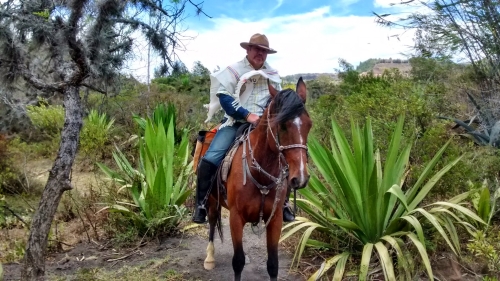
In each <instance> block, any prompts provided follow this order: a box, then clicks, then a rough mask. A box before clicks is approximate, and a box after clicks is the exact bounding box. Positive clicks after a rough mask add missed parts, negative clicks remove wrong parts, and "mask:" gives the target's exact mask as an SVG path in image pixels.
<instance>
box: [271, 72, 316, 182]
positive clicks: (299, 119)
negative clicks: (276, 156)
mask: <svg viewBox="0 0 500 281" xmlns="http://www.w3.org/2000/svg"><path fill="white" fill-rule="evenodd" d="M269 90H270V93H271V96H272V98H271V101H270V104H269V106H268V108H267V119H268V122H269V123H268V125H269V126H268V138H272V139H269V140H268V143H270V145H271V149H273V150H274V151H277V152H278V153H280V154H282V155H283V156H284V159H285V160H286V162H287V164H288V168H289V176H288V181H289V182H288V184H289V185H290V187H292V188H296V189H298V188H303V187H305V186H306V185H307V182H308V180H309V173H308V171H307V158H308V157H307V156H308V155H307V135H308V134H309V131H310V130H311V127H312V121H311V119H310V118H309V114H308V113H307V111H306V109H305V103H306V93H307V89H306V84H305V83H304V81H303V80H302V77H301V78H300V79H299V81H298V82H297V87H296V91H293V90H291V89H285V90H282V91H280V92H277V91H276V90H275V89H274V88H272V86H271V85H269ZM264 114H266V113H264ZM280 157H281V156H280Z"/></svg>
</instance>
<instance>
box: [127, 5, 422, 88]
mask: <svg viewBox="0 0 500 281" xmlns="http://www.w3.org/2000/svg"><path fill="white" fill-rule="evenodd" d="M198 1H199V0H198ZM398 1H400V0H339V1H333V0H302V1H299V0H293V1H292V0H205V1H204V3H203V9H204V11H205V13H207V14H208V15H209V16H211V17H212V18H207V17H205V16H203V15H200V16H196V15H195V10H194V9H193V8H192V7H188V9H187V12H188V17H187V18H186V19H185V21H184V22H183V26H184V27H185V28H187V31H186V32H185V34H186V35H188V36H192V37H194V39H192V40H186V41H184V44H185V49H186V50H185V51H183V52H178V55H179V58H180V59H181V60H182V61H183V62H184V63H185V64H186V66H187V67H188V68H190V69H191V67H192V66H193V63H194V62H195V61H201V63H202V64H203V65H204V66H206V67H207V68H208V69H209V70H211V71H212V70H213V69H215V68H216V67H217V66H219V67H221V68H222V67H225V66H226V65H228V64H231V63H233V62H236V61H238V60H241V59H242V58H243V57H244V56H245V50H244V49H242V48H241V47H240V46H239V43H240V42H244V41H248V40H249V39H250V37H251V36H252V34H254V33H264V34H266V35H267V37H268V38H269V41H270V46H271V48H273V49H276V50H277V51H278V53H277V54H273V55H269V56H268V58H267V60H268V62H269V63H270V64H271V66H273V67H274V68H276V69H278V70H279V72H280V74H281V75H282V76H284V75H290V74H295V73H308V72H309V73H311V72H331V73H332V72H335V69H336V68H337V67H338V60H339V58H343V59H346V60H347V61H348V62H349V63H351V64H353V65H355V66H356V65H358V64H359V63H360V62H362V61H365V60H367V59H369V58H403V57H404V56H403V55H402V54H401V53H409V52H410V50H409V47H410V46H411V45H412V44H413V35H412V32H410V31H407V32H406V33H404V34H402V35H400V36H399V40H398V39H396V38H395V37H390V36H391V35H395V34H401V33H402V30H394V29H389V28H386V27H381V26H378V25H377V24H376V23H375V17H374V16H373V14H372V12H373V11H375V12H377V13H381V14H382V13H387V12H393V13H394V12H395V13H397V14H398V15H402V14H401V10H398V9H400V8H395V7H391V6H390V5H389V4H390V3H394V2H398ZM193 2H195V3H197V1H196V0H193ZM188 5H189V4H188ZM139 61H142V62H143V65H145V59H144V58H142V60H141V59H139ZM154 63H155V62H153V64H154ZM137 71H138V73H137V74H138V76H139V78H141V76H143V77H145V74H144V73H145V69H144V67H139V68H138V69H137Z"/></svg>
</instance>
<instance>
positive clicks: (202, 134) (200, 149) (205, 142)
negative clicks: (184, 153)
mask: <svg viewBox="0 0 500 281" xmlns="http://www.w3.org/2000/svg"><path fill="white" fill-rule="evenodd" d="M219 126H220V125H217V126H216V127H214V128H213V129H211V130H208V131H205V130H202V131H199V132H198V136H197V137H196V145H195V149H194V152H193V170H194V172H195V173H196V170H197V169H198V162H199V161H200V159H201V158H202V157H203V156H204V155H205V153H206V152H207V149H208V147H209V146H210V144H211V143H212V140H213V139H214V137H215V134H216V133H217V130H218V129H219Z"/></svg>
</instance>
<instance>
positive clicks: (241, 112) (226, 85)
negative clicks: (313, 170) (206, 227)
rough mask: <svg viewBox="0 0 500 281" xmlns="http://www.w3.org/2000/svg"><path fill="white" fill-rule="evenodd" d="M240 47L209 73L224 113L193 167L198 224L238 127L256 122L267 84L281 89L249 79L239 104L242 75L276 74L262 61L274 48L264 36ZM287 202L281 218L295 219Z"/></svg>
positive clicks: (272, 52)
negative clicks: (237, 57)
mask: <svg viewBox="0 0 500 281" xmlns="http://www.w3.org/2000/svg"><path fill="white" fill-rule="evenodd" d="M240 46H241V47H242V48H243V49H245V50H246V52H247V55H246V56H245V58H243V60H241V61H239V62H236V63H234V64H232V65H230V66H228V67H227V68H225V69H223V70H221V71H219V72H216V73H214V74H213V75H212V87H213V86H214V84H216V86H217V85H218V90H217V97H218V98H219V102H220V105H221V107H222V109H223V110H224V111H225V115H224V120H223V124H222V125H221V127H220V128H219V130H218V131H217V133H216V135H215V137H214V139H213V140H212V143H211V144H210V147H209V148H208V150H207V152H206V153H205V156H204V157H203V158H202V159H201V160H200V163H199V165H198V168H197V187H196V206H195V212H194V215H193V222H195V223H199V224H201V223H205V222H206V221H207V220H206V216H207V211H206V202H207V198H208V192H209V190H210V187H211V185H212V181H213V179H214V176H215V174H216V171H217V168H218V167H219V165H220V163H221V162H222V160H223V159H224V157H225V155H226V152H227V150H228V149H229V148H230V146H231V145H232V144H233V142H234V140H235V138H236V132H237V130H238V128H239V127H240V126H241V125H243V124H244V123H251V124H253V125H257V124H258V122H259V120H260V116H261V115H262V113H263V111H264V108H265V106H266V103H267V101H268V100H269V97H270V92H269V88H268V83H270V84H271V85H272V86H273V87H274V88H275V89H276V90H278V91H279V90H281V85H280V84H279V83H276V82H273V81H272V80H271V81H270V82H268V80H267V79H253V80H251V81H248V82H247V83H253V89H252V90H251V92H250V93H249V96H248V98H247V99H245V101H244V103H243V104H241V103H240V99H239V95H240V93H236V92H235V91H236V88H237V87H236V86H237V84H238V82H239V78H240V77H241V76H242V75H244V74H245V73H247V72H249V71H254V70H264V71H265V72H266V73H268V74H270V75H274V76H277V77H279V76H278V74H277V71H276V70H274V69H272V68H271V67H270V66H269V64H267V62H266V58H267V55H268V54H274V53H276V51H275V50H274V49H271V48H270V47H269V41H268V39H267V37H266V36H265V35H263V34H259V33H257V34H254V35H253V36H252V37H251V38H250V41H249V42H242V43H240ZM242 90H243V89H242ZM229 119H231V120H234V122H228V120H229ZM288 201H289V200H288V196H287V198H286V200H285V204H284V205H283V221H285V222H291V221H294V220H295V216H294V214H293V212H292V210H291V208H290V206H289V204H288Z"/></svg>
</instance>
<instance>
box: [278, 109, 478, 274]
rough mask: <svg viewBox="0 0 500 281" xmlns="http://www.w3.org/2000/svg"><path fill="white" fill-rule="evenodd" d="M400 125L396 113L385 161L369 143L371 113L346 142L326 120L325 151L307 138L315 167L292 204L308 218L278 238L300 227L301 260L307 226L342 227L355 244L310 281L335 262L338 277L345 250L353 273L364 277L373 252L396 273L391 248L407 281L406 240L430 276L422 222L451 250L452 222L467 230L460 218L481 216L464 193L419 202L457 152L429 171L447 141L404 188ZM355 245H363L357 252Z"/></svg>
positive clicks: (454, 243) (406, 148) (454, 244)
mask: <svg viewBox="0 0 500 281" xmlns="http://www.w3.org/2000/svg"><path fill="white" fill-rule="evenodd" d="M403 124H404V122H403V118H399V120H398V122H397V124H396V126H395V129H394V132H393V134H392V137H391V140H390V144H389V145H388V148H387V153H386V155H385V157H384V159H385V161H384V163H383V162H382V160H381V159H382V156H381V155H380V153H379V151H378V150H375V149H374V139H373V130H372V127H371V121H370V118H368V119H367V121H366V125H365V127H364V128H363V129H360V128H359V126H358V125H356V124H355V123H354V122H352V121H351V135H352V136H351V142H352V144H351V145H349V143H348V140H347V137H346V135H345V134H344V132H343V131H342V129H341V128H340V127H339V125H338V124H337V123H336V122H335V121H332V130H333V131H332V135H331V144H330V149H328V148H327V147H326V146H323V145H321V144H320V143H319V142H318V141H317V140H316V139H315V138H314V137H313V138H312V140H311V141H310V143H309V149H310V150H309V151H310V154H311V158H312V160H313V162H314V164H315V167H316V168H317V172H316V171H314V173H312V176H311V180H310V183H309V186H308V188H305V189H301V190H300V193H301V194H302V195H303V196H304V199H297V201H298V202H297V203H298V205H299V207H300V208H301V209H302V210H303V211H304V212H305V213H307V215H308V216H309V217H310V218H311V219H307V218H301V217H299V218H297V221H296V222H293V223H290V224H288V225H286V226H285V227H284V230H286V229H289V231H288V232H287V233H286V234H284V236H283V237H282V238H281V240H284V239H287V238H288V237H290V236H291V235H292V234H294V233H296V232H297V231H299V230H304V232H303V234H302V237H301V238H300V241H299V247H297V250H296V253H295V256H294V260H295V261H299V260H300V258H301V256H302V253H303V251H304V249H305V247H306V246H307V245H310V244H314V243H311V242H314V241H313V240H311V239H310V236H311V233H312V232H313V231H319V232H322V233H326V234H327V235H328V234H329V235H330V236H333V235H334V231H335V230H341V231H343V232H345V234H346V235H347V236H346V237H350V239H351V243H352V244H353V245H354V247H353V249H348V250H346V251H345V252H343V253H340V254H338V255H335V256H333V257H329V258H328V259H327V260H326V261H325V262H324V263H323V264H322V266H321V268H320V269H319V270H318V271H317V272H315V273H314V274H313V276H311V278H310V279H311V280H316V279H317V278H320V277H321V276H322V275H325V274H327V272H328V271H329V269H330V268H332V267H333V266H335V265H337V266H336V269H335V272H334V279H339V280H340V279H341V278H342V276H343V273H344V270H345V266H346V263H347V260H348V259H349V257H350V256H351V255H355V256H357V255H361V263H360V266H359V279H360V280H366V277H367V274H368V271H369V267H370V260H371V257H372V255H373V254H374V253H376V254H377V255H378V257H379V260H380V264H381V266H382V268H383V271H384V275H385V278H386V279H387V280H395V279H396V277H395V276H396V275H395V272H394V265H393V258H392V256H391V254H390V253H394V254H395V255H396V258H397V261H398V263H397V264H398V265H399V276H400V278H401V279H403V280H409V279H411V274H412V273H411V272H410V271H409V266H408V265H409V264H411V263H412V258H411V255H409V254H407V252H406V251H408V249H407V248H406V245H411V244H412V245H413V246H414V247H415V248H416V249H417V250H418V252H419V254H420V258H421V260H422V262H423V264H424V265H425V268H426V270H427V274H428V276H429V278H430V279H433V274H432V269H431V266H430V261H429V257H428V254H427V251H426V247H425V245H426V239H425V235H424V226H423V224H424V222H425V223H426V225H425V228H433V229H434V230H435V231H437V233H439V234H440V236H441V237H442V238H443V239H444V240H445V241H446V244H447V245H448V246H449V247H450V249H451V250H452V251H453V252H454V253H456V254H458V252H459V251H460V242H459V239H458V236H457V234H456V228H455V223H457V224H463V225H465V226H469V227H470V228H472V226H470V225H468V224H467V223H466V222H465V221H463V219H462V218H461V217H460V216H465V217H469V218H470V219H472V220H476V221H479V222H481V219H480V218H479V217H478V216H477V215H476V214H474V212H472V211H470V210H468V209H467V208H465V207H463V206H461V205H460V204H459V203H460V202H461V201H462V200H464V199H465V198H467V196H468V194H467V193H465V194H461V195H459V196H456V197H454V198H453V199H451V200H449V201H447V202H444V201H439V202H435V203H432V204H429V205H427V206H423V207H421V206H420V205H421V203H422V201H424V200H425V199H426V197H427V195H428V194H429V192H430V191H431V190H432V188H433V187H434V186H435V184H436V183H437V182H438V181H439V180H440V178H441V177H442V176H443V175H444V174H445V173H447V172H448V171H449V170H450V169H451V168H452V167H453V166H455V165H456V164H457V163H458V162H459V161H460V160H461V158H462V157H458V158H457V159H454V160H453V161H451V162H450V163H448V164H447V165H446V166H444V167H443V168H442V169H440V170H439V171H438V172H436V173H435V174H432V172H433V170H434V168H435V166H436V164H437V163H438V161H439V159H440V158H441V156H442V155H443V153H444V151H445V149H446V148H447V146H448V145H449V143H450V141H448V142H447V143H446V144H445V145H444V146H443V147H442V148H441V149H440V150H439V151H438V152H437V153H436V155H435V156H434V157H433V158H432V159H431V160H430V162H429V163H428V164H427V166H426V167H425V169H424V170H423V171H422V173H421V175H420V176H419V178H418V180H417V181H416V182H415V183H414V184H413V185H412V186H406V184H405V179H406V175H407V170H408V168H409V156H410V151H411V143H409V144H404V143H403V142H402V132H403ZM457 214H458V215H457ZM459 215H460V216H459ZM316 244H317V243H316ZM360 248H362V249H363V250H362V251H361V252H360V251H359V249H360ZM391 250H393V251H391ZM315 278H316V279H315Z"/></svg>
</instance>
